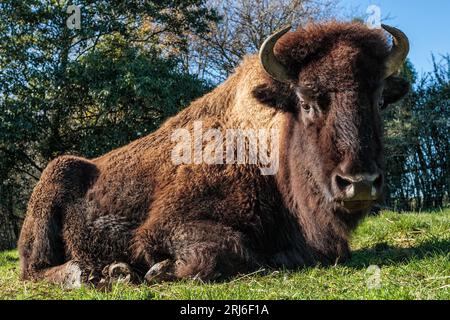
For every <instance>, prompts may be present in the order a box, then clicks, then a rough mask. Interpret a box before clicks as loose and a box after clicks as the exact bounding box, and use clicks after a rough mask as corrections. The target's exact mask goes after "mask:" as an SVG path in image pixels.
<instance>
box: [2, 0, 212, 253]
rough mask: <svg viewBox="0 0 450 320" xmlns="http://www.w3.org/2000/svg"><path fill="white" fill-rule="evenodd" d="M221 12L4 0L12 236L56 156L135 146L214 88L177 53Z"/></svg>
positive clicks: (5, 143)
mask: <svg viewBox="0 0 450 320" xmlns="http://www.w3.org/2000/svg"><path fill="white" fill-rule="evenodd" d="M71 5H76V6H79V8H80V19H81V20H80V28H79V29H78V28H77V27H76V26H75V27H74V28H72V27H73V25H71V24H70V23H67V20H68V19H69V18H70V19H71V18H72V16H71V15H73V14H74V12H76V11H73V10H72V9H73V8H74V7H71ZM75 14H76V13H75ZM214 19H216V15H215V13H214V12H213V11H212V10H210V9H209V8H207V7H206V6H205V4H204V1H203V0H162V1H106V0H104V1H88V0H84V1H81V0H80V1H66V2H65V3H63V1H53V0H45V1H44V0H30V1H24V2H22V1H15V0H5V1H2V2H1V3H0V204H1V206H0V215H1V217H2V218H1V220H0V222H3V221H6V222H5V223H2V224H0V229H5V230H6V231H5V234H6V232H8V234H11V232H9V231H10V229H11V225H15V222H14V221H16V220H17V219H20V216H22V215H23V213H24V211H25V205H26V203H27V200H28V196H29V194H30V191H31V188H32V186H33V185H34V184H35V183H36V180H37V179H38V178H39V176H40V174H41V172H42V170H43V168H45V166H46V165H47V163H48V161H50V160H51V159H53V158H55V157H57V156H59V155H62V154H67V153H71V154H79V155H83V156H87V157H95V156H97V155H99V154H101V153H103V152H105V151H106V150H110V149H111V148H114V147H117V146H119V145H123V144H126V143H127V142H129V141H130V140H133V139H135V138H136V137H139V136H140V135H142V134H145V133H146V132H150V131H152V130H154V129H155V128H156V127H157V126H158V125H159V124H160V123H161V121H163V119H165V118H166V117H168V116H170V115H172V114H173V113H174V112H176V111H177V110H178V109H179V108H181V107H183V106H185V105H187V104H188V103H189V101H190V100H192V99H194V98H195V97H197V96H199V95H201V94H202V93H203V92H204V91H205V90H206V89H207V88H208V87H207V85H205V83H204V82H202V81H200V80H198V79H196V78H195V77H193V76H191V75H189V74H187V73H186V72H184V71H183V69H182V68H180V61H179V60H178V59H177V58H176V57H174V55H173V54H171V52H182V51H184V50H186V43H187V38H186V37H185V36H184V35H185V34H188V33H189V34H198V35H200V34H202V33H204V32H206V31H207V30H208V25H209V23H210V21H212V20H214ZM148 26H151V28H148ZM164 39H172V41H170V42H169V41H163V40H164ZM19 222H20V221H19ZM18 224H20V223H18ZM7 226H9V227H7ZM15 233H16V232H15ZM0 234H2V231H0ZM8 246H9V244H8Z"/></svg>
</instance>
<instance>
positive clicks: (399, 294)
mask: <svg viewBox="0 0 450 320" xmlns="http://www.w3.org/2000/svg"><path fill="white" fill-rule="evenodd" d="M352 248H353V257H352V259H351V260H350V261H349V262H347V263H346V264H344V265H339V266H335V267H331V268H311V269H306V270H303V271H299V272H285V271H277V272H272V273H269V274H267V272H266V273H264V272H260V273H255V274H252V275H247V276H244V277H240V278H236V279H234V280H232V281H230V282H226V283H216V284H200V283H198V282H193V281H186V282H179V283H165V284H160V285H154V286H145V285H141V286H131V285H125V284H116V285H114V286H113V288H112V290H111V291H110V292H100V291H97V290H95V289H93V288H90V287H83V288H81V289H78V290H72V291H65V290H63V289H62V288H60V287H59V286H55V285H50V284H47V283H25V282H21V281H19V280H18V272H19V270H18V255H17V251H8V252H3V253H0V299H447V300H449V299H450V210H445V211H440V212H436V213H421V214H412V213H411V214H396V213H391V212H383V213H382V214H381V215H379V216H377V217H370V218H368V219H367V220H366V221H365V222H364V223H363V224H362V225H361V226H360V227H359V228H358V230H357V232H356V233H355V234H354V236H353V239H352ZM372 265H376V266H378V267H375V268H373V267H372V268H370V269H368V267H369V266H372ZM377 268H379V269H377ZM378 275H379V277H378ZM377 279H379V280H377Z"/></svg>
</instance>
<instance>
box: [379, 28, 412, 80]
mask: <svg viewBox="0 0 450 320" xmlns="http://www.w3.org/2000/svg"><path fill="white" fill-rule="evenodd" d="M382 27H383V29H384V30H386V31H387V32H389V33H390V34H391V35H392V37H393V45H392V50H391V53H390V54H389V57H388V58H387V60H386V71H385V75H384V78H385V79H386V78H389V77H390V76H392V75H394V74H396V73H397V72H398V70H399V69H400V68H401V67H402V65H403V63H404V62H405V60H406V57H407V56H408V53H409V40H408V37H407V36H406V35H405V34H404V33H403V32H402V31H400V30H399V29H397V28H394V27H391V26H388V25H385V24H383V25H382Z"/></svg>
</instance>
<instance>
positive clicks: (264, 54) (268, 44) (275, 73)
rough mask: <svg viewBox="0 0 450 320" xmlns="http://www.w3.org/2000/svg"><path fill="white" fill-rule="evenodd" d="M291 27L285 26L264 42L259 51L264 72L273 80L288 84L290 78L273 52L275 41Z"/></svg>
mask: <svg viewBox="0 0 450 320" xmlns="http://www.w3.org/2000/svg"><path fill="white" fill-rule="evenodd" d="M291 28H292V27H291V26H287V27H285V28H283V29H281V30H279V31H277V32H275V33H274V34H272V35H271V36H270V37H269V38H267V39H266V41H264V43H263V45H262V46H261V49H260V51H259V58H260V60H261V64H262V66H263V68H264V70H265V71H266V72H267V73H268V74H269V75H270V76H271V77H272V78H273V79H275V80H278V81H280V82H289V81H290V80H292V77H291V76H290V75H289V72H288V70H286V68H285V66H283V65H282V64H281V63H280V62H279V61H278V60H277V59H276V58H275V54H274V52H273V48H274V47H275V45H276V43H277V41H278V40H279V39H280V38H281V37H282V36H283V35H284V34H286V33H287V32H288V31H289V30H291Z"/></svg>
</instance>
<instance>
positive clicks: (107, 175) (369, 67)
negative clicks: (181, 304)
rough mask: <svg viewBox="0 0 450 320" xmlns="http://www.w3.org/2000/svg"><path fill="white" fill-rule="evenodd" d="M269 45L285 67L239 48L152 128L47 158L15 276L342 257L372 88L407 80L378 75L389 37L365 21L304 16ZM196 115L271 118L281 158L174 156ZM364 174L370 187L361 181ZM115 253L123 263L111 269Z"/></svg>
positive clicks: (240, 120)
mask: <svg viewBox="0 0 450 320" xmlns="http://www.w3.org/2000/svg"><path fill="white" fill-rule="evenodd" d="M277 40H278V39H277ZM395 40H397V39H395ZM394 43H396V41H394ZM271 50H272V49H271ZM273 52H274V56H273V57H271V60H270V59H269V62H270V61H271V63H273V64H277V63H278V64H279V65H278V67H280V66H282V67H283V68H285V69H286V70H287V71H288V72H286V73H285V74H284V76H286V77H284V78H283V79H277V77H276V74H271V73H270V69H271V67H270V66H269V67H268V68H266V67H267V65H265V64H264V61H263V65H264V68H263V65H262V64H261V61H260V60H259V59H258V57H257V56H251V57H248V58H246V59H245V61H244V62H243V64H242V65H241V66H240V67H239V68H238V69H237V70H236V72H235V73H234V74H233V75H232V76H231V77H230V78H229V79H228V80H227V81H226V82H225V83H223V84H222V85H221V86H219V87H218V88H216V89H215V90H214V91H212V92H211V93H209V94H207V95H205V96H204V97H202V98H200V99H198V100H197V101H195V102H193V103H192V104H191V105H190V106H189V107H188V108H187V109H185V110H184V111H182V112H180V113H179V114H178V115H177V116H175V117H173V118H171V119H169V120H168V121H167V122H166V123H165V124H164V125H163V126H162V127H161V128H160V129H159V130H158V131H156V132H155V133H153V134H151V135H149V136H147V137H144V138H142V139H139V140H137V141H134V142H132V143H131V144H129V145H127V146H125V147H122V148H120V149H117V150H114V151H112V152H110V153H108V154H106V155H104V156H101V157H99V158H97V159H93V160H87V159H82V158H77V157H71V156H63V157H60V158H57V159H56V160H54V161H52V162H51V163H50V164H49V165H48V167H47V168H46V170H45V171H44V172H43V174H42V177H41V180H40V181H39V183H38V184H37V186H36V187H35V189H34V192H33V194H32V197H31V199H30V203H29V207H28V212H27V216H26V219H25V222H24V225H23V228H22V232H21V236H20V241H19V250H20V259H21V272H22V278H23V279H33V280H37V279H47V280H50V281H53V282H58V283H66V284H69V285H76V284H79V283H80V281H94V282H96V281H98V280H99V279H100V278H101V277H102V276H104V275H105V270H106V274H107V275H111V274H114V273H115V272H116V271H115V270H118V269H124V270H128V266H129V267H130V268H131V269H132V270H133V271H134V272H136V273H137V274H138V275H141V276H143V275H146V279H147V280H148V281H161V280H174V279H181V278H199V279H202V280H214V279H221V278H226V277H229V276H233V275H236V274H238V273H244V272H249V271H252V270H255V269H256V268H260V267H273V268H278V267H283V268H291V269H292V268H300V267H304V266H314V265H317V264H322V265H328V264H332V263H333V264H334V263H336V262H337V261H343V260H345V259H347V258H348V257H349V254H350V250H349V246H348V236H349V233H350V232H351V231H352V230H353V229H354V228H355V227H356V225H357V224H358V222H359V221H360V220H361V218H363V217H364V215H365V214H366V213H367V212H368V210H369V208H370V206H371V205H372V204H373V203H374V200H375V198H373V196H374V195H376V196H377V198H378V197H379V194H380V190H381V187H382V181H383V177H382V173H383V158H382V143H381V121H380V116H379V106H381V107H384V103H383V99H382V97H383V96H385V97H386V100H385V102H386V103H392V102H394V101H397V100H398V99H400V98H401V97H402V96H403V95H404V94H405V93H406V91H407V88H408V86H407V85H405V82H404V81H403V80H402V79H400V78H397V77H395V76H392V75H391V74H389V76H390V77H389V78H388V79H387V80H386V79H385V78H386V72H387V70H393V68H394V67H393V65H392V59H390V60H389V57H390V52H391V51H390V48H389V46H388V44H387V41H386V38H385V36H384V34H383V32H382V31H380V30H369V29H367V28H366V27H365V26H363V25H362V24H358V23H337V22H330V23H326V24H321V25H315V24H311V25H309V26H308V27H307V28H306V29H299V30H297V31H295V32H291V33H288V34H286V35H285V36H284V37H282V38H281V39H279V40H278V41H277V43H276V45H275V47H274V50H273ZM391 56H392V54H391ZM399 56H401V55H399V53H398V52H397V53H396V57H397V58H396V59H397V60H398V57H399ZM388 60H389V61H390V64H389V63H387V61H388ZM400 62H401V61H400ZM386 65H387V67H386ZM398 67H399V65H398V62H397V68H398ZM268 70H269V71H268ZM280 70H281V69H278V71H280ZM266 71H268V73H266ZM281 71H283V70H281ZM287 73H289V74H290V75H291V77H290V78H289V76H287ZM269 74H271V76H269ZM292 75H295V76H292ZM391 83H395V90H391V88H390V84H391ZM196 121H202V123H203V126H204V128H205V130H206V129H207V128H216V129H219V130H223V131H225V130H226V129H229V128H231V129H243V130H245V129H249V128H256V129H261V128H262V129H267V130H268V131H270V130H271V129H277V130H279V132H280V137H281V146H280V150H279V152H280V158H279V172H278V173H277V174H276V175H274V176H263V175H261V172H260V170H259V168H258V166H257V165H250V164H249V165H226V164H224V165H206V164H200V165H195V164H192V165H191V164H186V165H177V166H176V165H174V164H173V163H172V162H171V151H172V149H173V147H174V143H173V142H172V141H171V139H170V137H171V134H172V132H173V131H174V130H176V129H179V128H192V126H193V123H194V122H196ZM367 177H373V179H372V178H370V179H369V178H367ZM368 186H371V187H372V190H373V191H372V198H367V195H365V194H363V193H362V192H361V191H360V190H366V189H367V188H368ZM367 190H369V189H367ZM119 261H120V262H125V263H126V264H128V266H127V265H125V267H124V264H121V265H120V268H116V267H114V266H113V267H112V268H111V267H110V268H109V269H108V266H109V265H111V264H114V263H115V262H119ZM105 267H106V268H105Z"/></svg>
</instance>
